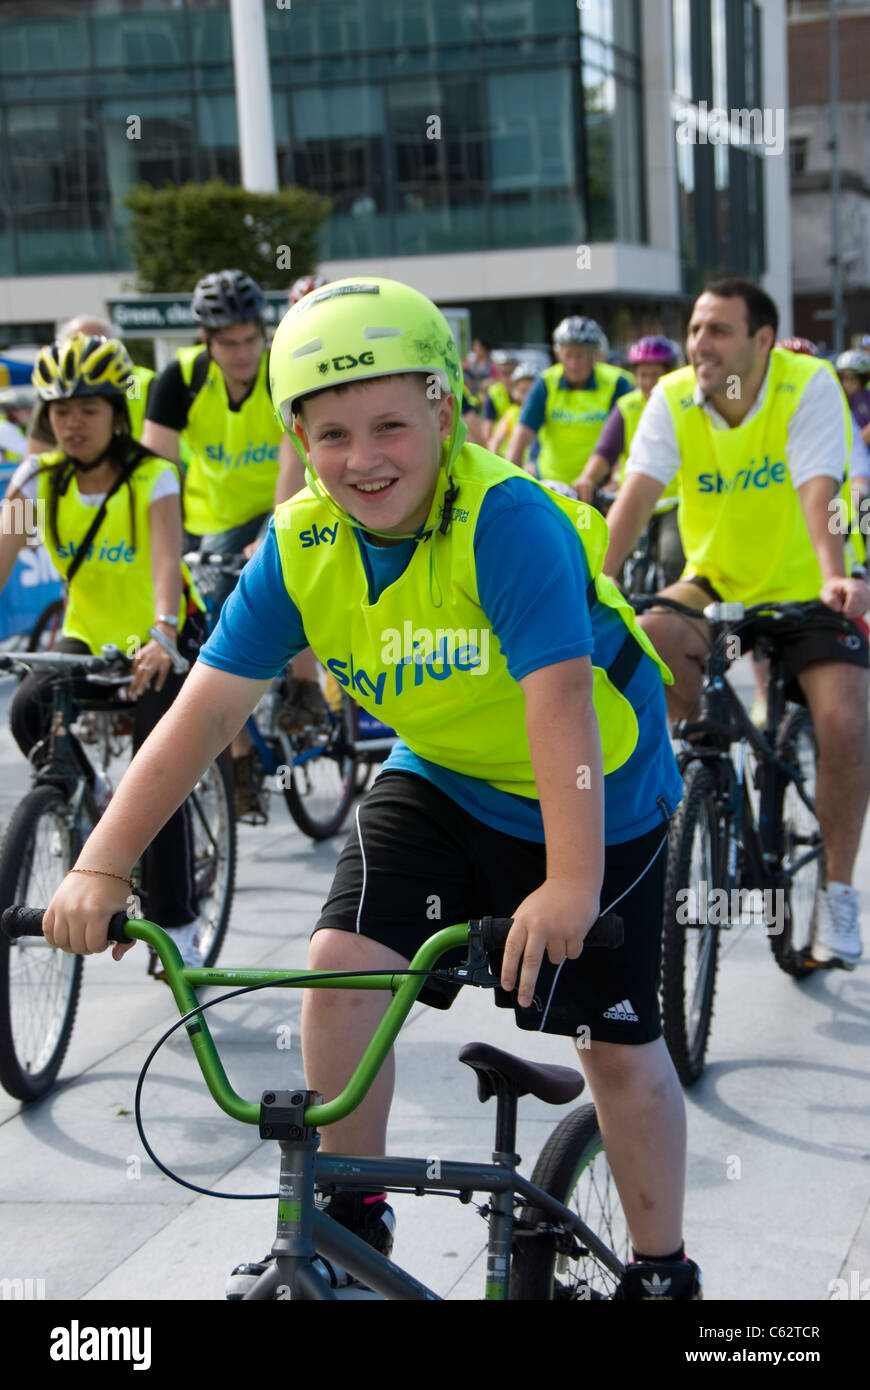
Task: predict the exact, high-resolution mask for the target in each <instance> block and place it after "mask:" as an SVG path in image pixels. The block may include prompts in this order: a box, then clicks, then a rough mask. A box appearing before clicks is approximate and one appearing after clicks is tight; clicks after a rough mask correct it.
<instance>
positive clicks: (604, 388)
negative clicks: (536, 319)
mask: <svg viewBox="0 0 870 1390" xmlns="http://www.w3.org/2000/svg"><path fill="white" fill-rule="evenodd" d="M602 340H603V341H606V339H604V338H603V334H602V332H601V329H600V328H599V326H598V324H597V323H596V322H595V321H594V319H588V318H580V317H577V316H575V317H572V318H567V319H563V320H562V322H561V323H560V324H559V326H558V328H557V329H556V331H555V333H554V334H553V348H554V351H555V354H556V356H557V358H558V359H559V360H558V361H557V362H556V363H555V364H554V365H553V366H552V367H548V368H547V369H546V371H544V372H542V373H541V376H540V377H539V379H538V380H537V381H536V382H535V385H534V386H533V387H532V390H531V391H530V392H529V395H528V397H527V399H526V403H525V405H524V406H523V409H522V412H521V414H520V419H519V423H518V424H517V426H516V428H515V429H514V431H513V433H512V435H511V441H510V444H509V445H508V449H507V455H506V457H507V458H508V460H509V461H510V462H511V463H515V464H517V465H518V466H521V459H522V458H523V455H524V454H525V451H526V449H528V447H529V445H530V444H532V442H533V441H534V440H535V439H537V440H539V442H540V446H541V449H540V453H539V454H538V457H537V460H536V462H535V467H536V468H537V471H538V476H539V477H540V478H542V479H545V480H546V479H548V478H553V479H556V480H557V481H559V482H562V483H573V481H574V479H575V478H576V477H577V475H578V474H579V473H580V472H581V470H582V469H583V467H584V466H585V464H586V462H587V460H588V458H589V456H590V454H591V453H592V451H593V449H594V447H595V443H596V440H597V439H598V436H599V434H600V433H601V427H602V425H603V424H604V421H605V420H606V419H607V417H608V415H609V414H610V412H611V410H612V409H613V407H614V406H615V404H616V402H617V401H618V400H619V398H620V396H627V395H628V393H629V392H630V391H632V390H633V389H634V383H633V382H632V380H631V377H630V376H629V375H628V374H627V373H626V372H623V371H622V370H620V368H619V367H611V366H610V364H609V363H608V362H598V361H596V360H595V359H596V353H600V352H601V351H602V350H603V348H602Z"/></svg>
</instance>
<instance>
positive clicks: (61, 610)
mask: <svg viewBox="0 0 870 1390" xmlns="http://www.w3.org/2000/svg"><path fill="white" fill-rule="evenodd" d="M65 613H66V599H64V598H54V599H52V601H51V603H47V604H46V605H45V607H44V608H43V610H42V612H41V613H40V614H39V616H38V617H37V619H36V622H35V623H34V624H33V627H32V628H31V629H30V635H29V636H28V638H27V651H29V652H41V651H50V650H51V649H52V647H53V646H54V644H55V642H56V641H57V639H58V637H59V636H60V632H61V628H62V627H63V619H64V614H65Z"/></svg>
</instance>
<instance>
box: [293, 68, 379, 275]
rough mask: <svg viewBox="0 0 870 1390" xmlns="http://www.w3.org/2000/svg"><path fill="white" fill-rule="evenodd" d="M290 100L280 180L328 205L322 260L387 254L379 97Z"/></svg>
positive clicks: (370, 93)
mask: <svg viewBox="0 0 870 1390" xmlns="http://www.w3.org/2000/svg"><path fill="white" fill-rule="evenodd" d="M289 100H290V103H291V110H292V114H293V120H292V157H291V156H290V155H288V154H285V155H284V156H283V158H282V160H281V162H280V176H281V179H282V181H285V182H287V183H298V184H299V185H300V186H301V187H303V188H309V189H311V190H312V192H315V193H320V194H321V195H323V196H325V197H328V198H331V199H332V203H333V211H332V215H331V216H330V218H329V220H328V221H327V223H326V226H325V227H324V230H323V233H322V236H321V242H320V246H321V253H322V255H323V256H324V257H341V256H375V255H383V254H386V253H388V251H389V240H388V238H389V219H388V216H387V207H386V193H385V187H384V148H383V127H384V119H383V104H382V96H381V92H380V89H379V88H376V87H363V86H349V87H334V88H332V89H329V88H324V87H317V88H314V87H312V88H306V89H304V90H302V91H296V92H293V93H291V94H289Z"/></svg>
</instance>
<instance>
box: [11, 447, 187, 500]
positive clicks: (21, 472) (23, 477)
mask: <svg viewBox="0 0 870 1390" xmlns="http://www.w3.org/2000/svg"><path fill="white" fill-rule="evenodd" d="M38 470H39V455H38V454H28V455H27V458H26V459H24V460H23V461H22V462H21V463H19V465H18V467H17V468H16V470H15V472H14V473H13V474H12V477H11V478H10V480H9V491H11V490H12V489H13V488H14V489H15V490H16V492H19V493H20V494H21V496H22V497H23V498H24V499H25V500H26V501H28V502H35V501H36V494H37V487H38V484H37V481H36V474H37V472H38ZM180 491H181V489H180V488H179V486H178V477H177V475H176V473H175V471H174V470H173V469H172V468H167V469H166V471H165V472H164V473H161V475H160V477H159V478H158V479H157V482H156V483H155V484H154V488H153V491H152V493H151V501H152V502H159V501H160V499H161V497H174V496H175V495H176V494H177V493H178V492H180ZM79 497H80V498H81V501H82V503H83V504H84V506H86V507H99V506H100V505H101V503H102V502H104V501H105V498H106V494H105V493H104V492H82V491H81V490H79Z"/></svg>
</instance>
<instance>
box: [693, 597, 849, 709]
mask: <svg viewBox="0 0 870 1390" xmlns="http://www.w3.org/2000/svg"><path fill="white" fill-rule="evenodd" d="M683 582H684V583H687V584H694V585H695V587H696V588H698V589H702V590H703V592H704V593H705V594H707V595H709V597H710V599H711V600H712V601H713V602H714V603H718V602H720V600H721V596H720V595H719V594H718V593H717V592H716V590H715V589H714V588H713V585H712V584H711V583H710V581H709V579H706V578H705V577H704V576H703V575H700V574H690V575H686V577H685V579H684V581H683ZM762 630H763V631H764V632H765V633H770V632H771V631H775V633H776V638H777V643H776V644H777V647H778V649H779V652H780V655H781V657H782V664H783V669H784V671H785V676H786V688H785V694H786V699H788V700H793V701H794V702H795V703H796V704H801V705H805V704H806V700H805V698H804V695H803V692H802V690H801V688H800V685H799V683H798V680H797V677H798V676H799V675H800V673H801V672H802V671H805V670H806V668H807V667H808V666H812V665H814V663H815V662H817V661H839V662H843V663H844V664H845V665H847V666H859V667H861V668H862V669H863V670H865V671H866V670H867V669H868V667H870V646H868V641H867V631H868V630H867V624H866V623H865V622H864V620H863V618H858V619H854V618H844V617H842V615H841V614H839V613H835V612H834V610H833V608H829V607H828V605H827V604H826V603H822V602H821V600H819V601H818V602H816V603H813V604H811V605H808V607H807V611H806V614H805V616H804V617H802V618H800V619H797V618H790V617H789V618H784V619H781V620H779V621H778V622H777V624H776V627H775V629H771V626H770V624H769V623H765V621H764V619H763V618H761V619H759V622H758V629H757V632H758V633H760V632H761V631H762ZM753 632H754V628H753V627H752V626H751V627H749V628H747V630H746V640H747V642H750V641H752V642H754V641H755V640H756V637H755V636H753Z"/></svg>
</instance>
